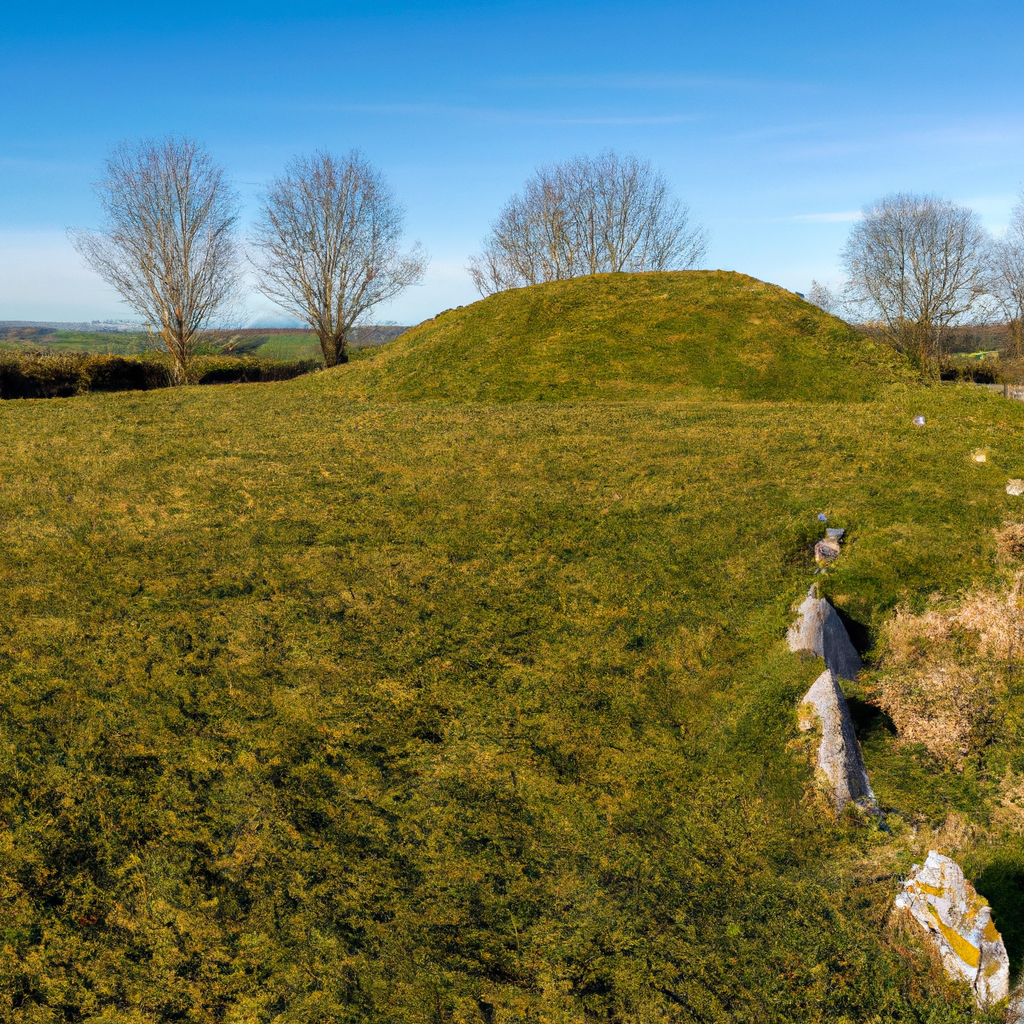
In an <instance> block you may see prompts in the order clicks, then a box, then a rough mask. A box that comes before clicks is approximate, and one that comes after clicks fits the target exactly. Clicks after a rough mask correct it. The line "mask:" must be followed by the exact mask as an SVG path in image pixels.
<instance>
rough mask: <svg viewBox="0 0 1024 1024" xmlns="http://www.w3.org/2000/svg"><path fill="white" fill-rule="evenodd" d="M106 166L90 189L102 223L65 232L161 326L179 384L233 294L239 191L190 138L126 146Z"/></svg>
mask: <svg viewBox="0 0 1024 1024" xmlns="http://www.w3.org/2000/svg"><path fill="white" fill-rule="evenodd" d="M104 171H105V173H104V175H103V177H102V178H101V179H100V180H99V181H98V182H97V183H96V185H95V186H94V187H95V190H96V194H97V196H98V198H99V201H100V203H101V205H102V208H103V213H104V216H105V220H106V224H105V225H104V227H103V228H101V229H100V230H99V231H86V230H74V229H71V230H69V232H68V234H69V237H70V239H71V242H72V244H73V245H74V246H75V248H76V249H77V250H78V252H79V253H80V254H81V256H82V257H83V259H84V260H85V262H86V263H87V264H88V265H89V266H90V267H91V268H92V269H93V270H95V271H96V273H98V274H99V275H100V277H102V278H103V280H104V281H106V282H107V284H109V285H111V286H112V287H113V288H115V289H116V290H117V292H118V293H119V294H120V296H121V298H122V299H124V301H125V302H126V303H127V304H128V305H129V306H130V307H131V308H132V309H134V310H135V312H136V313H138V314H139V315H140V316H141V317H142V318H143V319H144V320H145V322H146V325H147V326H148V327H149V329H150V330H156V331H157V332H159V334H160V336H161V337H162V338H163V341H164V343H165V344H166V345H167V348H168V350H169V351H170V353H171V355H172V356H173V357H174V367H175V381H176V382H177V383H184V382H185V381H186V380H187V375H188V367H189V363H190V361H191V359H192V355H193V352H194V349H195V343H196V339H197V335H198V334H199V332H200V331H201V330H202V329H203V328H204V327H205V326H207V325H208V324H209V322H210V320H211V319H212V318H213V317H215V316H216V315H217V314H218V313H221V312H222V311H223V310H224V309H225V308H226V307H227V306H228V304H229V303H230V301H231V300H232V298H233V297H234V296H235V294H236V289H237V285H238V281H239V276H240V265H239V259H238V246H237V242H236V239H235V235H234V228H235V223H236V221H237V219H238V208H239V206H238V197H237V195H236V193H235V191H234V190H233V188H232V187H231V186H230V184H228V182H227V180H226V179H225V177H224V171H223V169H222V168H221V167H219V166H218V165H217V164H215V163H214V162H213V160H212V158H211V157H210V154H209V153H208V152H207V150H206V148H205V147H204V146H202V145H201V144H200V143H198V142H195V141H193V140H192V139H187V138H180V137H176V136H167V137H166V138H164V139H142V140H139V141H137V142H123V143H121V144H120V145H119V146H117V147H116V148H115V149H114V151H113V152H112V153H111V154H110V156H109V157H108V158H107V161H106V164H105V168H104Z"/></svg>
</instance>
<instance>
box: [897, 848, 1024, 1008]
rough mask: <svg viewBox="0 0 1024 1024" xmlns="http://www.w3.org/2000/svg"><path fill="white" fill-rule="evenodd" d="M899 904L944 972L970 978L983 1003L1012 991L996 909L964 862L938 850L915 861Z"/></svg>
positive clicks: (957, 978) (956, 977)
mask: <svg viewBox="0 0 1024 1024" xmlns="http://www.w3.org/2000/svg"><path fill="white" fill-rule="evenodd" d="M896 907H897V908H898V909H899V910H900V911H902V912H904V913H906V914H908V915H909V916H910V917H911V918H912V919H913V920H914V921H916V922H917V923H918V924H919V925H920V926H921V928H922V929H923V930H924V933H925V941H926V942H927V943H928V944H929V945H930V946H931V947H932V948H933V949H934V950H935V951H936V952H937V953H938V955H939V959H940V960H941V961H942V966H943V967H944V968H945V971H946V974H948V975H949V977H950V978H952V979H953V980H954V981H966V982H967V983H968V984H969V985H970V986H971V989H972V990H973V992H974V998H975V1001H976V1002H977V1004H978V1006H979V1008H981V1009H985V1008H986V1007H989V1006H994V1005H995V1004H996V1003H998V1002H999V1001H1000V1000H1001V999H1005V998H1006V997H1007V996H1008V995H1009V992H1010V959H1009V957H1008V956H1007V955H1006V947H1005V946H1004V945H1003V940H1002V937H1001V936H1000V934H999V932H998V931H996V926H995V925H994V924H993V923H992V908H991V907H990V906H989V905H988V903H987V902H986V901H985V899H984V898H983V897H982V896H979V895H978V893H977V892H975V890H974V886H973V885H971V883H970V882H968V881H967V879H966V878H964V873H963V871H962V870H961V869H960V865H959V864H957V863H956V861H954V860H950V858H949V857H944V856H943V855H942V854H941V853H936V852H935V851H934V850H931V851H929V853H928V858H927V860H925V862H924V866H923V867H922V866H921V865H919V864H915V865H914V867H913V870H911V872H910V876H909V877H908V878H907V880H906V881H905V882H904V883H903V889H902V890H901V891H900V893H899V895H898V896H897V897H896Z"/></svg>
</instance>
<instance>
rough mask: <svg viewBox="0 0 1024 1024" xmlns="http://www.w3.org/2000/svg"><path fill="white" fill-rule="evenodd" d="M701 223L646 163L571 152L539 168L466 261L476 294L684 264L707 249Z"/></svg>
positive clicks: (699, 257)
mask: <svg viewBox="0 0 1024 1024" xmlns="http://www.w3.org/2000/svg"><path fill="white" fill-rule="evenodd" d="M707 247H708V239H707V234H706V232H705V231H704V229H703V228H701V227H699V226H697V225H694V224H692V223H691V221H690V211H689V209H688V207H687V206H686V205H685V204H683V203H681V202H679V201H678V200H676V199H673V198H672V196H671V193H670V189H669V186H668V183H667V182H666V180H665V177H664V175H663V174H661V172H659V171H655V170H654V169H653V168H652V167H651V164H650V163H649V162H648V161H646V160H640V159H638V158H637V157H635V156H632V155H627V156H624V157H620V156H618V155H617V154H616V153H614V152H606V153H602V154H601V155H600V156H598V157H585V156H584V157H576V158H574V159H572V160H569V161H566V162H565V163H561V164H551V165H547V166H544V167H541V168H539V169H538V170H537V172H536V173H535V174H534V176H533V177H532V178H530V179H529V181H527V182H526V184H525V186H524V188H523V192H522V194H521V195H516V196H513V197H512V198H511V199H510V200H509V201H508V202H507V203H506V204H505V207H504V208H503V209H502V211H501V213H500V214H499V215H498V219H497V220H496V221H495V222H494V224H493V225H492V226H491V231H490V234H489V235H488V236H487V238H486V239H485V240H484V244H483V249H482V251H481V252H480V253H479V254H478V255H476V256H473V257H471V258H470V263H469V267H468V268H467V269H468V270H469V273H470V276H471V277H472V279H473V283H474V284H475V285H476V288H477V290H478V291H479V292H480V293H481V294H482V295H489V294H491V293H493V292H496V291H502V290H504V289H506V288H517V287H522V286H524V285H531V284H539V283H541V282H544V281H558V280H564V279H566V278H570V277H579V276H581V275H584V274H600V273H614V272H619V271H627V272H635V271H643V270H669V269H674V268H678V269H684V268H687V267H692V266H695V265H696V264H697V263H699V262H700V260H702V259H703V258H704V256H705V255H706V253H707Z"/></svg>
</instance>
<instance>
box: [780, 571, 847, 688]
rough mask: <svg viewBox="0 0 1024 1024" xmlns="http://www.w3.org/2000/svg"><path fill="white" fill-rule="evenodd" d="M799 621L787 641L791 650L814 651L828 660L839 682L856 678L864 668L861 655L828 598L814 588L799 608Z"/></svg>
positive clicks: (827, 662)
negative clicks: (819, 596)
mask: <svg viewBox="0 0 1024 1024" xmlns="http://www.w3.org/2000/svg"><path fill="white" fill-rule="evenodd" d="M797 613H798V614H797V619H796V622H794V623H793V625H792V626H790V628H789V632H788V633H787V634H786V639H787V640H788V642H789V649H790V650H791V651H810V652H811V653H812V654H814V655H817V657H819V658H824V659H825V667H826V668H827V669H828V670H829V671H830V672H831V673H832V674H833V675H834V676H836V677H838V678H839V679H856V677H857V673H858V672H859V671H860V669H861V660H860V655H859V654H858V653H857V648H856V647H854V646H853V644H852V643H850V635H849V633H847V632H846V627H845V626H844V625H843V620H842V619H841V618H839V613H838V612H837V611H836V610H835V608H833V607H832V605H830V604H829V603H828V601H827V600H825V598H820V599H819V598H818V597H817V596H816V594H815V589H814V587H811V589H810V590H808V591H807V597H805V598H804V601H803V604H801V605H800V607H799V608H798V609H797Z"/></svg>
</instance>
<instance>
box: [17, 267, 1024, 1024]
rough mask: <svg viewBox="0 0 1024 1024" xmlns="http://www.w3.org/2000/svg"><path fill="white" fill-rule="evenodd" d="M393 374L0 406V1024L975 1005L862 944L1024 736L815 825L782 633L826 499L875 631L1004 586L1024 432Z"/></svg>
mask: <svg viewBox="0 0 1024 1024" xmlns="http://www.w3.org/2000/svg"><path fill="white" fill-rule="evenodd" d="M649 280H650V279H641V280H640V282H639V287H642V288H646V287H647V286H648V284H649ZM614 283H615V284H616V286H617V287H618V286H619V285H618V282H617V281H616V282H614ZM591 286H592V285H590V284H584V285H583V286H582V287H584V288H587V287H591ZM755 294H756V293H755ZM787 301H788V300H787ZM794 301H795V300H794ZM488 302H490V303H491V304H492V305H493V304H494V301H493V300H488ZM483 305H484V306H485V307H486V306H487V303H484V304H483ZM462 312H463V313H465V311H462ZM451 315H453V314H449V316H451ZM445 319H446V318H442V319H441V320H440V321H438V323H441V324H443V323H444V320H445ZM421 330H425V328H423V329H421ZM401 343H402V339H400V340H399V342H396V351H397V350H398V348H397V346H398V345H399V344H401ZM424 344H426V343H425V342H424ZM404 351H407V352H415V351H416V348H415V346H412V345H410V346H409V348H408V349H407V350H404ZM382 354H383V353H380V354H378V355H377V356H375V357H374V358H373V359H372V360H367V361H366V362H365V363H360V364H352V365H350V366H348V367H342V368H339V369H338V370H336V371H331V372H329V373H324V374H319V375H316V376H315V377H310V378H302V379H299V380H295V381H291V382H288V383H283V384H269V385H251V386H234V385H228V386H224V387H222V388H215V389H210V388H207V389H201V388H188V389H180V390H176V391H165V392H147V393H140V394H131V395H129V394H118V395H105V396H100V395H87V396H83V397H80V398H75V399H68V400H62V399H55V400H51V401H49V402H16V403H15V402H11V403H4V404H2V405H0V435H2V436H3V437H4V438H5V439H7V444H5V446H4V448H3V450H2V454H0V542H2V551H3V553H4V554H3V558H2V560H0V600H2V605H0V712H2V714H0V823H2V825H3V828H2V830H0V851H2V856H0V891H2V893H3V902H2V903H0V907H2V914H3V922H2V945H0V1017H2V1018H3V1019H5V1020H11V1021H16V1022H19V1024H27V1022H36V1021H82V1020H91V1021H101V1020H102V1021H115V1020H116V1021H118V1022H121V1021H129V1022H137V1024H142V1022H164V1021H180V1020H188V1021H196V1022H213V1021H231V1022H243V1021H244V1022H263V1021H271V1020H279V1021H346V1022H347V1021H351V1022H356V1021H380V1022H385V1021H386V1022H389V1024H391V1022H394V1024H398V1022H413V1021H416V1022H422V1021H445V1022H449V1021H450V1022H456V1021H457V1022H469V1021H490V1022H513V1021H515V1022H519V1021H526V1020H533V1021H545V1022H547V1021H552V1022H562V1021H564V1022H570V1021H571V1022H577V1021H580V1020H595V1021H596V1020H599V1019H600V1020H616V1021H636V1022H641V1021H642V1022H650V1021H690V1020H694V1021H715V1022H718V1021H753V1020H756V1021H759V1022H769V1024H770V1022H780V1024H781V1022H789V1021H833V1022H834V1021H868V1020H870V1021H876V1022H892V1021H928V1022H931V1024H939V1022H943V1024H945V1022H964V1024H966V1022H968V1021H971V1020H974V1019H979V1015H978V1014H977V1013H976V1012H975V1011H974V1010H973V1008H972V1006H971V1003H970V1000H969V998H968V996H967V995H966V993H963V992H960V991H957V990H955V989H951V988H950V987H948V986H946V985H945V984H944V983H943V981H942V980H941V978H940V977H938V976H936V975H935V974H934V973H930V972H929V970H928V966H927V961H926V960H925V958H924V956H923V954H922V952H921V950H920V947H919V946H918V945H917V944H915V942H914V941H913V940H907V939H904V938H902V937H900V936H894V935H892V934H890V933H888V932H887V931H886V930H885V928H884V927H883V922H884V920H885V916H886V911H887V908H888V906H889V903H890V901H891V898H892V895H893V892H894V890H895V887H896V885H897V884H898V877H899V874H900V873H901V872H903V871H905V870H906V869H907V867H908V866H909V863H910V860H911V859H912V858H913V857H914V856H915V855H918V856H919V855H920V848H921V847H923V846H926V845H927V844H928V842H929V841H930V838H929V837H930V833H929V828H931V827H935V828H937V827H939V826H940V825H941V824H942V821H943V819H944V815H945V813H946V807H947V805H951V806H956V807H959V808H961V809H962V811H963V813H964V814H965V815H967V816H973V818H974V819H976V820H978V821H981V820H982V819H983V818H984V815H985V806H986V805H985V800H986V799H989V798H991V797H992V796H993V795H994V794H995V792H996V786H997V783H998V780H999V778H1001V777H1002V773H1003V771H1004V770H1005V767H1006V766H1007V765H1008V764H1009V765H1013V766H1015V768H1016V770H1018V771H1024V757H1022V747H1021V744H1020V735H1019V732H1015V731H1014V730H1016V729H1017V728H1018V726H1017V724H1016V723H1015V721H1011V722H1009V724H1008V725H1007V730H1008V731H1007V733H1006V737H1005V742H1004V743H1003V744H1002V745H1001V746H1000V748H999V749H998V750H997V751H993V752H992V753H991V754H987V755H986V759H985V760H983V761H979V762H978V763H977V764H975V765H973V766H972V768H971V772H970V778H969V780H967V781H965V780H964V777H963V776H959V775H950V774H943V773H942V772H941V771H940V770H939V769H938V768H937V767H936V766H935V765H933V764H931V763H930V762H928V761H927V760H926V759H925V758H924V757H923V756H922V755H921V754H920V753H917V752H914V751H909V752H908V751H901V750H899V749H898V748H896V747H895V745H894V744H893V743H892V742H891V737H888V738H887V734H886V733H885V732H884V730H876V731H874V732H872V737H871V743H870V744H869V747H868V763H869V769H870V770H871V771H872V778H873V782H874V783H875V786H876V788H877V789H879V790H880V791H881V792H883V793H884V794H885V799H886V801H887V803H888V804H889V805H890V806H894V807H896V808H897V809H899V810H900V811H901V812H902V813H903V814H904V815H905V816H906V818H907V820H911V821H913V820H914V816H915V815H916V814H919V813H920V811H921V808H922V807H923V808H924V813H923V815H921V816H920V817H919V819H918V820H917V821H916V827H917V828H918V830H919V832H918V836H917V837H916V838H915V837H914V836H912V835H910V834H909V833H908V832H907V830H906V827H905V826H901V825H900V824H899V822H898V821H895V822H894V825H895V827H896V829H897V835H896V836H895V837H893V836H887V835H886V834H884V833H881V832H879V831H878V830H877V829H874V828H872V827H868V826H863V825H858V824H856V823H855V822H852V821H844V822H840V823H837V824H835V825H833V824H831V823H830V822H829V821H828V820H826V819H823V818H822V817H821V816H820V815H819V814H818V813H817V812H816V811H815V810H814V808H813V806H812V805H811V804H809V803H808V802H807V800H806V799H805V795H806V793H807V791H808V788H809V787H810V785H811V781H812V780H811V771H810V767H809V764H808V762H807V759H806V757H805V755H804V754H803V753H801V751H800V750H799V748H798V746H797V747H794V741H796V740H797V739H798V735H799V734H798V732H797V729H796V722H795V714H794V703H795V701H796V700H797V699H798V697H799V696H800V695H801V694H802V693H803V691H804V690H805V689H806V687H807V686H808V684H809V683H810V681H811V680H812V679H813V678H814V676H815V675H816V674H817V673H818V671H819V670H820V665H819V664H815V663H814V662H809V661H803V660H801V659H799V658H797V657H795V656H793V655H791V654H789V653H788V651H787V650H786V647H785V643H784V640H783V635H784V630H785V627H786V625H787V624H788V622H789V620H790V618H791V613H790V611H789V605H790V603H791V601H792V600H793V599H794V598H795V597H797V596H798V595H800V594H801V593H802V592H803V591H806V589H807V586H808V585H809V583H810V581H811V580H812V579H813V578H815V577H814V576H813V564H812V562H811V560H810V558H809V555H808V547H809V544H810V542H811V541H812V540H813V538H814V537H815V536H817V533H818V528H819V524H818V523H817V522H816V520H815V515H816V513H817V512H819V511H824V512H826V513H827V514H828V515H829V516H830V518H831V521H832V522H834V523H838V524H841V525H844V526H846V527H847V528H848V530H849V531H850V535H849V544H848V546H847V549H846V551H845V553H844V555H843V557H842V559H841V562H840V565H839V566H838V567H837V569H836V571H835V572H834V573H833V574H832V575H830V576H829V577H828V578H827V579H826V581H825V584H826V586H827V587H828V589H829V591H830V592H831V593H832V595H833V597H834V598H835V600H836V601H837V603H838V604H839V605H840V607H842V608H843V609H844V611H845V612H846V613H848V614H849V615H851V616H852V617H854V618H855V619H857V620H858V621H859V622H861V623H863V624H864V626H865V627H866V628H871V627H872V625H873V624H876V623H877V622H878V621H880V620H881V618H882V617H883V616H885V615H887V614H888V613H889V612H890V611H891V609H892V607H893V606H894V604H895V603H896V602H898V601H901V600H909V601H912V602H918V603H919V602H920V600H921V595H925V594H928V593H930V592H933V591H942V592H946V593H955V592H956V591H957V590H958V589H960V588H965V587H969V586H973V585H977V584H979V583H984V582H991V581H992V580H994V579H997V578H1000V574H1001V573H1002V572H1003V571H1004V570H1002V569H1001V568H1000V566H999V565H998V564H997V562H996V559H995V552H994V543H993V537H992V528H993V527H995V526H997V525H999V524H1000V523H1001V521H1002V520H1003V519H1005V518H1008V517H1011V516H1013V515H1015V514H1019V513H1018V512H1017V509H1016V506H1015V504H1014V499H1011V498H1009V497H1007V495H1006V494H1005V493H1004V490H1003V483H1004V482H1005V479H1006V476H1007V475H1014V476H1022V475H1024V442H1022V435H1021V427H1022V426H1024V406H1021V405H1019V404H1017V403H1008V402H1005V401H1004V400H1002V399H1001V398H999V397H996V396H992V395H990V394H988V393H978V392H976V391H974V390H972V389H969V388H966V387H952V386H950V387H942V388H939V387H936V388H931V389H923V388H920V387H916V386H905V385H895V386H892V387H884V388H879V389H878V393H877V396H876V398H875V399H874V400H871V401H861V400H860V399H861V398H862V397H863V396H862V395H856V396H855V398H856V399H857V400H855V401H850V402H817V403H809V402H803V401H797V402H786V401H781V400H776V401H772V402H751V401H738V400H735V399H720V400H710V399H708V398H707V397H706V396H704V397H701V398H700V399H699V400H670V401H669V400H666V401H653V400H633V401H630V402H614V401H587V402H583V401H579V400H576V401H574V402H571V403H569V402H550V403H549V402H544V403H540V402H521V403H514V404H490V405H487V404H482V403H470V402H465V403H449V404H439V403H437V402H419V403H417V402H401V401H397V400H396V398H397V397H400V396H401V394H406V393H409V392H410V391H411V390H413V383H412V380H411V378H409V377H408V376H401V375H396V376H395V377H394V378H393V379H394V380H395V381H396V382H397V383H396V389H397V391H398V395H397V396H395V395H391V396H389V399H390V400H388V401H379V402H368V401H367V400H366V394H367V391H368V387H367V381H369V380H371V379H372V380H373V381H375V382H376V383H375V384H374V387H381V386H382V385H381V384H380V381H381V379H382V378H381V377H372V375H369V376H368V375H367V373H366V371H367V369H368V368H372V367H374V366H376V367H377V368H378V369H379V368H380V367H381V366H384V367H389V366H393V365H395V364H396V363H397V362H398V361H399V360H396V361H395V362H394V363H393V362H392V361H391V360H390V359H389V360H388V361H386V362H384V363H378V361H377V360H378V359H379V358H380V355H382ZM407 358H409V359H412V358H413V356H412V355H409V356H408V357H407ZM531 365H534V366H536V365H539V364H538V363H537V362H536V360H535V361H534V363H533V364H531ZM632 365H633V366H634V370H633V371H631V372H633V374H634V377H635V378H636V379H637V381H639V374H640V369H639V364H636V363H634V364H632ZM558 372H559V373H560V372H561V369H559V371H558ZM650 372H651V374H652V376H653V375H656V374H658V373H660V372H661V361H660V359H657V360H653V361H652V362H651V365H650ZM438 373H440V374H442V375H444V374H447V379H449V380H454V379H455V376H454V371H453V370H451V368H449V369H443V368H442V369H439V370H438ZM621 379H625V378H621ZM631 379H632V378H631ZM631 386H632V385H631ZM636 386H637V387H639V386H640V384H639V383H637V384H636ZM624 387H625V385H623V388H624ZM610 390H615V389H610ZM599 393H600V394H601V395H602V396H604V395H605V394H607V393H608V391H606V390H604V389H602V390H600V392H599ZM423 394H424V395H430V396H431V397H436V395H434V393H433V392H431V391H429V389H426V388H425V389H424V391H423ZM502 394H503V395H504V396H505V397H508V392H507V391H506V392H502ZM353 396H354V397H353ZM916 413H923V414H925V415H926V416H927V418H928V425H927V426H926V427H925V428H923V429H917V428H915V427H913V426H912V424H911V417H912V416H913V415H914V414H916ZM979 447H984V448H986V449H987V450H988V451H989V453H990V454H989V461H988V462H987V463H985V464H977V463H975V462H973V461H972V460H970V458H969V457H968V454H969V452H970V451H972V450H974V449H975V448H979ZM818 578H819V579H821V578H820V577H818ZM924 796H927V797H928V799H927V800H925V799H923V797H924ZM1014 844H1016V845H1014ZM1015 858H1016V859H1015ZM970 870H971V871H972V873H973V874H974V876H975V877H978V878H984V877H986V875H985V872H986V871H988V872H989V873H990V874H992V872H993V871H994V872H995V874H994V875H992V877H997V878H999V879H1002V880H1003V882H1005V881H1006V880H1007V879H1009V880H1010V881H1011V882H1012V881H1013V880H1014V879H1017V878H1019V877H1022V876H1024V849H1022V844H1021V840H1020V837H1017V838H1016V839H1014V838H1013V837H1012V836H1009V837H1006V839H1005V841H1004V842H1002V843H1001V844H1000V845H999V846H998V847H992V848H987V847H986V848H979V849H978V851H977V856H976V858H975V861H974V862H973V863H972V865H971V868H970ZM1010 889H1011V890H1012V885H1011V887H1010ZM993 898H994V899H995V897H993ZM1001 898H1003V897H1001ZM1011 898H1012V891H1011V895H1010V896H1006V897H1004V902H1002V903H998V904H996V913H997V921H1000V920H1001V919H1000V915H1001V914H1002V915H1004V917H1005V916H1006V914H1007V907H1008V906H1010V904H1009V903H1007V902H1005V901H1006V900H1009V899H1011ZM1013 934H1014V935H1015V934H1016V933H1013ZM1011 953H1012V955H1013V957H1014V962H1015V964H1019V961H1020V957H1021V953H1022V950H1021V948H1020V942H1019V939H1018V940H1017V944H1016V945H1013V946H1012V948H1011Z"/></svg>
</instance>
